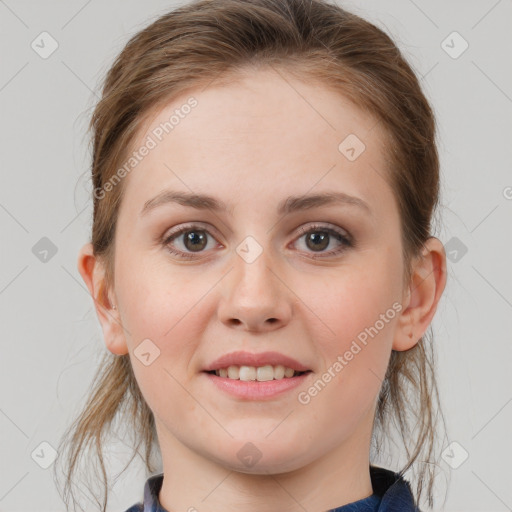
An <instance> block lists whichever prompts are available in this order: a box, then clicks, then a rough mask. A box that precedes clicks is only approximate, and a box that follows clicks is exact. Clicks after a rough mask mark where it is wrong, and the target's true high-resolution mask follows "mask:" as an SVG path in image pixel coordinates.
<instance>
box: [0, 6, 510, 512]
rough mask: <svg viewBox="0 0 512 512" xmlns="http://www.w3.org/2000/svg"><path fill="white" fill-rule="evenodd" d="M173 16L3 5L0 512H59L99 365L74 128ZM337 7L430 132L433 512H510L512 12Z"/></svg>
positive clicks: (128, 481)
mask: <svg viewBox="0 0 512 512" xmlns="http://www.w3.org/2000/svg"><path fill="white" fill-rule="evenodd" d="M176 5H178V4H177V3H176V2H172V1H164V0H146V1H144V2H142V1H135V0H129V1H128V0H123V1H121V0H109V1H103V2H100V1H98V0H89V1H84V0H68V1H66V2H64V1H50V0H44V1H35V0H32V1H27V0H0V39H1V45H0V52H1V68H0V114H1V115H0V119H1V134H0V144H1V153H0V155H1V156H0V158H1V160H0V165H1V187H0V226H1V230H2V231H1V235H2V240H1V242H0V246H1V265H0V311H1V329H2V345H1V346H2V354H1V357H0V361H1V368H0V370H1V371H0V379H1V381H0V382H1V384H0V390H1V391H0V393H1V394H0V396H1V402H0V450H1V453H0V460H1V477H0V511H13V512H14V511H16V512H28V511H36V510H37V511H38V512H45V511H50V510H51V511H63V510H64V505H63V503H62V502H61V500H60V498H59V496H58V494H57V491H56V489H55V487H54V482H53V478H52V475H51V469H52V468H51V463H52V462H51V461H52V447H53V448H56V447H57V446H58V443H59V439H60V436H61V435H62V433H63V431H64V429H65V427H66V426H67V425H68V423H69V421H70V420H71V419H72V418H73V414H74V413H76V412H77V411H78V409H79V406H80V404H81V403H82V402H81V401H82V400H83V399H84V397H85V393H86V392H87V389H88V385H89V382H90V379H91V378H92V375H93V372H94V370H95V367H96V363H97V360H98V354H99V353H101V350H106V349H105V348H104V343H103V339H102V335H101V330H100V327H99V323H98V321H97V319H96V314H95V311H94V309H93V303H92V299H91V297H90V296H89V294H88V292H87V289H86V288H85V285H84V283H83V282H82V280H81V277H80V275H79V273H78V271H77V267H76V260H77V255H78V251H79V249H80V247H81V246H82V245H83V244H84V243H85V242H86V241H88V238H89V235H90V227H91V217H92V200H91V196H90V193H91V190H92V186H91V184H90V181H89V176H88V173H89V163H90V154H89V152H88V147H87V143H88V139H87V137H86V128H87V123H88V121H89V117H90V114H91V112H92V108H93V107H94V104H95V102H96V101H97V99H98V97H99V87H100V83H101V79H102V78H103V76H104V73H105V72H106V70H107V69H108V68H109V66H110V65H111V63H112V61H113V59H114V58H115V56H116V55H117V54H118V52H119V51H120V50H121V49H122V47H123V46H124V44H125V43H126V42H127V40H128V39H129V37H131V36H132V35H133V34H134V33H135V32H136V31H138V30H140V29H141V28H143V27H144V26H146V25H147V24H148V23H149V22H150V21H152V20H153V19H154V18H155V17H156V16H157V15H159V14H162V13H164V12H165V11H167V10H170V9H171V8H173V7H175V6H176ZM340 5H342V6H345V7H347V9H349V10H352V11H354V12H355V13H357V14H360V15H362V16H363V17H365V18H367V19H369V20H370V21H372V22H374V23H375V24H377V25H378V26H380V27H382V28H384V29H385V30H386V31H387V32H388V33H389V34H390V35H391V36H392V37H393V39H394V40H395V41H396V43H397V44H398V45H399V47H400V48H401V49H402V50H403V52H404V53H405V55H406V57H407V58H408V59H409V62H410V63H411V64H412V66H413V67H414V69H415V70H416V71H417V73H418V74H419V76H421V77H422V85H423V87H424V90H425V93H426V95H427V97H428V98H429V99H430V101H431V102H432V105H433V107H434V110H435V113H436V116H437V120H438V125H439V142H440V145H439V150H440V156H441V171H442V196H441V202H442V207H441V209H440V210H439V213H438V219H439V221H438V222H437V225H436V232H435V233H434V234H435V235H436V236H438V237H439V238H440V239H441V241H442V242H443V243H444V244H445V247H446V250H447V252H448V256H449V258H448V259H449V261H448V273H449V275H448V284H447V288H446V291H445V294H444V296H443V298H442V299H441V302H440V304H439V308H438V312H437V314H436V316H435V319H434V322H433V324H432V325H433V329H434V333H435V349H436V351H437V358H438V376H439V383H440V389H441V393H442V400H443V406H444V411H445V414H446V418H447V421H448V425H447V426H448V434H449V438H448V442H449V443H451V444H450V445H448V442H447V443H446V447H447V449H448V452H447V455H446V456H445V458H444V459H443V461H442V464H443V467H442V473H441V477H440V479H439V489H438V494H440V495H441V497H443V496H444V492H445V490H446V488H445V485H444V483H443V482H445V480H446V481H448V480H449V488H448V496H447V500H446V504H445V507H444V509H443V510H446V511H449V512H455V511H465V512H472V511H481V512H491V511H496V512H499V511H505V510H512V487H511V485H510V481H511V476H512V470H511V469H510V466H509V460H510V457H511V455H512V436H511V435H510V434H511V431H512V429H511V425H512V403H511V402H512V272H511V263H512V242H511V235H512V229H511V220H512V170H511V169H512V167H511V163H512V158H511V145H512V68H511V66H510V54H511V52H512V3H511V2H510V0H498V1H496V0H481V1H467V0H466V1H464V0H457V1H450V2H444V1H441V0H435V1H426V0H415V1H412V0H366V1H363V0H351V1H346V2H343V3H341V2H340ZM42 32H47V33H48V34H49V35H41V33H42ZM454 32H456V34H454ZM41 38H46V39H45V41H46V43H45V44H44V45H43V44H41V43H39V47H38V46H37V42H38V41H40V40H41ZM54 41H55V42H54ZM52 44H53V45H55V44H57V45H58V47H57V48H56V49H55V51H54V52H53V53H52V54H51V55H49V56H45V55H41V53H43V54H44V51H47V52H49V51H51V50H52V46H51V45H52ZM42 46H44V48H45V49H44V51H43V48H42ZM466 46H467V48H466ZM35 48H37V50H36V49H35ZM464 49H465V50H464ZM462 50H464V51H462ZM43 57H46V58H43ZM119 461H121V462H126V460H125V459H123V451H122V447H121V449H120V451H119ZM46 465H47V466H48V467H46V468H45V467H44V466H46ZM121 468H122V466H120V468H119V469H121ZM146 477H147V475H146V474H145V473H144V470H143V467H142V464H141V463H140V461H136V462H134V463H133V466H132V467H131V468H130V470H129V471H127V472H126V473H124V474H123V475H122V476H121V477H120V478H119V479H118V480H117V481H116V484H115V486H114V493H113V494H112V496H111V502H110V504H109V509H108V510H110V511H120V510H121V511H122V510H125V509H126V508H128V507H129V506H130V505H132V504H133V503H135V502H137V501H139V500H140V499H141V498H142V490H143V485H144V482H145V480H146ZM88 510H93V509H92V508H88Z"/></svg>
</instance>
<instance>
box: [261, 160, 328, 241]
mask: <svg viewBox="0 0 512 512" xmlns="http://www.w3.org/2000/svg"><path fill="white" fill-rule="evenodd" d="M334 167H336V164H333V165H332V166H331V168H330V169H329V170H328V171H327V172H326V173H325V174H324V175H323V176H320V178H318V180H317V182H316V183H314V184H313V185H311V187H310V188H309V190H306V192H304V194H303V196H302V197H305V196H306V195H307V194H308V193H309V192H311V190H313V188H315V187H316V186H317V185H318V184H319V183H320V182H321V181H322V180H323V179H324V178H325V177H326V176H327V175H328V174H329V173H330V172H331V171H332V170H333V169H334ZM285 217H286V214H284V215H283V216H282V217H281V218H280V219H278V220H277V222H275V223H274V224H272V226H270V228H269V229H268V230H267V233H268V232H270V231H271V230H272V229H274V227H275V226H277V224H279V223H280V222H281V220H282V219H284V218H285Z"/></svg>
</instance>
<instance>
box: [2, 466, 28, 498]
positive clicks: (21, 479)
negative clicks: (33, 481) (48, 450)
mask: <svg viewBox="0 0 512 512" xmlns="http://www.w3.org/2000/svg"><path fill="white" fill-rule="evenodd" d="M28 474H29V471H27V472H26V473H25V474H24V475H23V476H22V477H21V478H20V479H19V480H18V481H17V482H16V483H15V484H14V485H13V486H12V487H11V488H10V489H9V490H8V491H7V492H6V493H5V494H4V495H3V496H2V497H1V498H0V501H2V500H3V499H5V497H6V496H7V495H8V494H9V493H10V492H11V491H12V490H13V489H14V488H15V487H16V486H17V485H18V484H19V483H20V482H21V481H22V480H23V479H24V478H25V477H26V476H27V475H28Z"/></svg>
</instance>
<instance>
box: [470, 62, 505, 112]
mask: <svg viewBox="0 0 512 512" xmlns="http://www.w3.org/2000/svg"><path fill="white" fill-rule="evenodd" d="M471 63H472V64H473V66H475V67H476V68H477V69H478V70H479V71H480V73H482V75H484V76H485V77H486V78H487V80H489V82H491V84H493V85H494V87H496V89H498V91H500V92H501V94H503V96H505V98H507V100H508V101H510V102H511V103H512V98H510V96H509V95H508V94H507V93H506V92H505V91H504V90H503V89H502V88H501V87H500V86H499V85H498V84H497V83H496V82H495V81H494V80H493V79H492V78H491V77H490V76H489V75H488V74H487V73H486V72H485V71H484V70H483V69H482V68H481V67H480V66H478V64H477V63H476V62H475V61H474V60H472V61H471Z"/></svg>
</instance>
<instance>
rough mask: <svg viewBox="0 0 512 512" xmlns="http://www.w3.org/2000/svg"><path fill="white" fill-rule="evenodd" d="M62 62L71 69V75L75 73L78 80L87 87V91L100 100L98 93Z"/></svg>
mask: <svg viewBox="0 0 512 512" xmlns="http://www.w3.org/2000/svg"><path fill="white" fill-rule="evenodd" d="M61 62H62V64H64V66H66V67H67V68H68V69H69V71H70V72H71V73H73V75H75V76H76V78H78V80H80V82H82V83H83V84H84V85H85V87H87V89H89V91H91V92H92V93H93V94H94V96H96V98H98V99H100V97H99V95H98V93H96V92H95V91H93V90H92V89H91V88H90V87H89V86H88V85H87V84H86V83H85V82H84V81H83V80H82V79H81V78H80V77H79V76H78V75H77V74H76V73H75V72H74V71H73V70H72V69H71V68H70V67H69V66H68V65H67V64H66V63H65V62H64V61H63V60H61Z"/></svg>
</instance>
